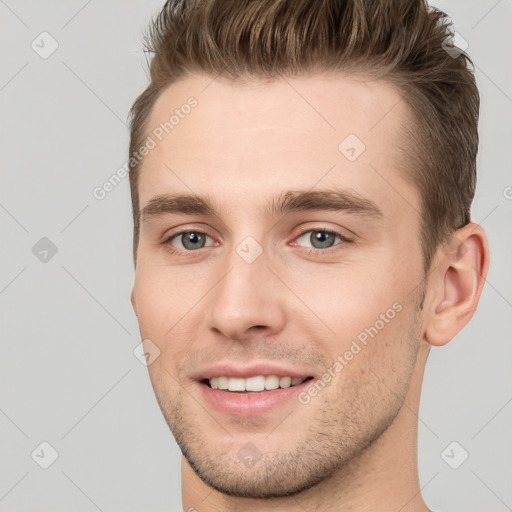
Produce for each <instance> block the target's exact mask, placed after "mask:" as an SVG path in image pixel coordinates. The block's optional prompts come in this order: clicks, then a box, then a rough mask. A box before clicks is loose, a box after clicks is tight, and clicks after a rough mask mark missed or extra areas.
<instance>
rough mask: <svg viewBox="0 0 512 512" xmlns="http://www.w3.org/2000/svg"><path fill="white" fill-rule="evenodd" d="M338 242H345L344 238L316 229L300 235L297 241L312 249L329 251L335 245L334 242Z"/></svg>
mask: <svg viewBox="0 0 512 512" xmlns="http://www.w3.org/2000/svg"><path fill="white" fill-rule="evenodd" d="M337 239H338V240H339V241H340V242H343V241H347V239H346V238H345V237H343V236H342V235H340V234H339V233H335V232H332V231H325V230H318V229H310V230H308V231H305V232H303V233H302V235H301V236H300V237H299V238H298V239H297V240H298V241H299V242H300V243H301V245H302V244H304V243H307V242H309V243H310V244H311V246H310V247H312V248H313V249H329V248H330V247H332V246H334V245H338V244H335V242H336V240H337Z"/></svg>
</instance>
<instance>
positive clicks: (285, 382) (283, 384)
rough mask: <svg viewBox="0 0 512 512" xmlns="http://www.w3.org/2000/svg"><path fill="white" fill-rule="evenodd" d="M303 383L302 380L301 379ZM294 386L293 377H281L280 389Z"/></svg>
mask: <svg viewBox="0 0 512 512" xmlns="http://www.w3.org/2000/svg"><path fill="white" fill-rule="evenodd" d="M300 380H301V381H302V379H300ZM291 384H292V378H291V377H281V378H280V379H279V387H280V388H289V387H290V386H291Z"/></svg>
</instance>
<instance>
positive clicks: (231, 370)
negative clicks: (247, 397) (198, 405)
mask: <svg viewBox="0 0 512 512" xmlns="http://www.w3.org/2000/svg"><path fill="white" fill-rule="evenodd" d="M256 375H263V376H267V375H277V376H278V377H284V376H290V377H292V378H301V379H305V378H307V377H312V376H313V375H312V374H311V373H308V372H303V371H300V370H292V369H289V368H284V367H282V366H276V365H273V364H255V365H251V366H241V365H237V366H234V365H233V364H229V363H225V364H216V365H214V366H209V367H208V368H206V369H204V370H202V371H200V372H198V373H196V374H195V375H194V376H193V378H194V379H196V380H204V379H211V378H212V377H243V378H248V377H254V376H256Z"/></svg>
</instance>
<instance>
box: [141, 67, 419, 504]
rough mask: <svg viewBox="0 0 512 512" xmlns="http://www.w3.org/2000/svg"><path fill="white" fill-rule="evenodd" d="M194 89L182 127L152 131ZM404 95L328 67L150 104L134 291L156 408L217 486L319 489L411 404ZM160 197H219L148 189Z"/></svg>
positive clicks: (258, 490) (414, 227)
mask: <svg viewBox="0 0 512 512" xmlns="http://www.w3.org/2000/svg"><path fill="white" fill-rule="evenodd" d="M190 96H193V97H194V98H195V99H196V100H197V105H196V106H195V107H194V108H191V109H189V108H186V109H182V110H181V113H182V114H181V116H179V122H176V123H174V128H173V129H172V131H171V130H170V131H169V133H168V134H165V132H164V133H163V136H162V133H161V132H162V130H160V131H157V132H153V134H152V131H153V130H154V129H156V128H157V127H158V126H159V125H160V123H162V122H165V121H169V118H170V116H171V115H172V114H173V113H174V111H175V109H180V107H181V106H182V105H184V104H186V103H187V99H188V98H189V97H190ZM406 109H407V107H406V105H405V104H404V102H403V101H400V95H399V94H398V93H397V92H396V91H395V90H394V89H393V88H392V87H391V86H390V85H388V84H386V83H383V82H370V81H366V82H365V81H362V80H356V79H349V78H347V77H340V76H334V75H331V76H327V75H325V76H320V75H317V76H315V77H311V78H305V77H301V78H295V79H287V81H285V80H276V81H274V82H272V83H266V84H264V83H251V84H249V85H247V84H246V85H240V84H238V85H235V84H233V83H229V82H227V81H224V82H223V81H220V80H219V79H217V80H213V79H212V78H211V77H205V76H195V77H189V78H186V79H183V80H181V81H180V82H177V83H175V84H173V85H172V86H170V87H169V88H168V89H167V90H166V91H165V92H164V93H163V94H162V95H161V97H160V98H159V99H158V101H157V103H156V105H155V107H154V110H153V112H152V115H151V117H150V119H149V122H148V135H151V137H152V138H153V139H155V141H156V142H157V144H156V147H154V149H151V151H150V152H149V154H148V156H146V157H145V159H144V162H143V164H142V169H141V174H140V181H139V196H140V207H141V210H144V208H145V207H148V208H147V209H146V213H147V214H143V216H142V219H141V230H140V241H139V247H138V260H137V269H136V278H135V285H134V290H133V296H132V300H133V304H134V307H135V310H136V312H137V315H138V321H139V325H140V331H141V335H142V338H143V339H146V340H151V343H150V344H149V345H148V346H149V347H150V348H149V351H150V352H153V353H154V354H158V350H159V351H160V353H159V356H158V357H157V358H156V359H155V360H154V362H152V364H150V366H149V373H150V377H151V381H152V385H153V387H154V390H155V393H156V397H157V399H158V402H159V404H160V407H161V409H162V412H163V414H164V416H165V418H166V420H167V422H168V424H169V426H170V428H171V429H172V432H173V434H174V435H175V437H176V439H177V442H178V443H179V445H180V447H181V449H182V451H183V453H184V455H185V457H186V458H187V460H188V462H189V463H190V464H191V466H192V467H193V468H194V469H195V471H196V472H197V474H198V475H199V476H200V477H201V478H202V479H203V480H204V481H205V482H207V483H208V484H209V485H211V486H212V487H214V488H216V489H217V490H220V491H222V492H224V493H226V494H231V495H238V496H247V497H265V496H267V497H270V496H280V495H281V496H282V495H286V494H291V493H294V492H298V491H300V490H303V489H305V488H308V487H310V486H312V485H314V484H315V483H317V482H319V481H320V480H323V479H325V478H327V477H328V476H330V475H332V474H333V473H334V472H335V471H336V470H338V469H341V468H343V467H346V465H347V464H348V462H349V461H350V460H351V459H353V458H354V457H355V456H356V455H358V454H360V453H361V452H362V451H363V450H365V449H366V448H367V447H369V446H370V445H371V443H372V441H374V440H375V439H376V438H378V437H379V435H380V434H381V433H382V432H383V431H385V429H386V428H387V427H388V426H389V425H390V423H391V422H392V421H393V419H394V418H395V417H396V415H397V414H398V412H399V410H400V407H401V405H402V402H403V400H404V398H405V397H406V395H407V392H408V389H409V383H410V380H411V375H412V373H413V371H419V370H418V368H417V367H416V368H415V365H416V356H417V353H418V350H419V345H420V342H421V339H422V317H421V313H420V312H419V310H418V302H419V298H418V297H419V292H420V291H421V290H420V288H422V287H421V286H420V284H421V283H422V279H423V261H422V253H421V248H420V220H419V216H418V214H417V211H419V209H420V197H419V194H418V192H417V190H416V189H415V188H414V187H413V186H412V185H411V184H410V182H409V181H408V180H407V179H406V176H407V173H409V172H410V170H408V169H407V168H406V160H405V157H404V155H402V154H401V153H400V152H399V151H398V149H397V147H398V141H399V128H400V126H401V125H402V124H403V123H405V122H406V119H407V110H406ZM183 112H189V113H188V114H185V115H184V114H183ZM174 121H176V119H174ZM407 122H408V121H407ZM154 133H158V134H160V135H161V139H162V140H161V141H158V139H157V137H155V135H154ZM351 134H352V135H351ZM347 137H348V138H347ZM340 143H342V144H341V146H340ZM362 143H363V144H364V145H365V147H366V148H365V149H364V148H363V146H362ZM339 146H340V147H339ZM363 149H364V151H362V150H363ZM400 165H401V166H402V167H401V168H400ZM333 192H336V194H337V195H335V194H333ZM289 193H290V194H289ZM299 193H306V194H309V197H308V196H304V197H301V198H300V200H295V199H294V198H295V197H296V196H297V195H298V194H299ZM166 194H168V195H172V196H192V195H193V196H199V197H200V198H202V199H203V200H204V201H208V202H209V203H211V206H212V208H214V211H207V210H205V209H204V208H203V207H202V206H201V205H198V204H197V203H193V202H192V201H190V200H188V201H185V200H176V201H174V202H173V203H171V202H168V203H167V205H166V203H165V201H163V200H160V201H153V202H151V201H152V200H153V199H154V198H156V197H157V196H162V195H166ZM162 210H166V212H162ZM158 212H160V213H158ZM146 343H148V342H146ZM350 354H352V356H351V355H350ZM336 362H338V364H336ZM326 374H328V375H330V378H328V377H326ZM272 376H275V377H279V378H280V379H276V378H275V377H272ZM210 377H228V379H226V378H221V379H214V380H213V385H214V387H215V386H219V385H220V386H221V387H225V386H226V385H227V386H230V387H231V389H232V390H231V391H229V390H221V389H212V388H211V387H210V385H211V381H210V383H209V381H208V379H209V378H210ZM229 377H237V378H234V379H229ZM243 377H255V378H252V379H251V378H249V379H248V380H245V379H244V378H243ZM281 377H283V378H282V379H281ZM287 377H294V378H299V377H301V378H306V377H312V379H309V380H306V381H304V382H302V383H301V384H298V385H296V386H293V387H286V386H287V385H288V386H289V385H290V379H289V378H287ZM278 382H279V383H280V384H281V385H283V386H284V387H283V389H269V390H265V391H251V392H249V391H244V392H241V391H239V390H240V389H245V386H247V387H248V388H249V389H254V390H258V389H261V387H262V386H263V385H264V384H265V385H266V386H267V387H269V388H273V387H275V386H276V385H277V383H278ZM293 382H296V381H293ZM313 388H315V389H316V392H315V389H313Z"/></svg>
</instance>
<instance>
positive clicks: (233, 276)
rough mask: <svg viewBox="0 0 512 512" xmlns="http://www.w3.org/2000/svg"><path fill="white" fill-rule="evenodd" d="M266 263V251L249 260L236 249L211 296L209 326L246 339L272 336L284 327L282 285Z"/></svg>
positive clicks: (228, 334)
mask: <svg viewBox="0 0 512 512" xmlns="http://www.w3.org/2000/svg"><path fill="white" fill-rule="evenodd" d="M267 264H268V261H267V260H266V258H265V257H264V255H263V254H262V255H261V256H260V257H259V258H258V259H257V260H256V261H253V262H252V263H248V262H246V261H245V260H244V259H243V258H241V257H240V256H239V255H238V254H237V253H235V252H233V254H232V257H231V258H230V259H229V263H228V267H227V270H226V273H225V274H224V277H223V278H222V279H221V280H220V281H219V282H218V284H217V285H216V286H215V288H214V289H213V290H212V294H211V298H210V300H211V302H210V304H211V305H212V306H211V310H210V311H211V317H210V326H211V329H213V330H214V331H216V332H217V334H218V333H221V334H222V335H224V336H225V337H226V338H228V339H231V340H236V341H244V340H247V339H251V338H254V337H268V336H272V335H275V334H277V333H278V332H280V331H281V330H282V329H283V327H284V325H285V321H286V314H285V307H284V303H283V299H284V294H283V289H282V285H281V287H280V286H279V284H280V282H279V280H278V279H276V277H275V275H274V274H273V273H272V272H271V271H270V270H269V268H268V267H267ZM274 272H275V271H274Z"/></svg>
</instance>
